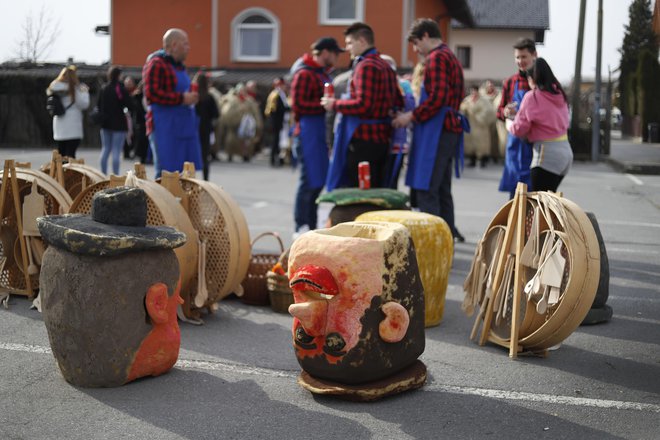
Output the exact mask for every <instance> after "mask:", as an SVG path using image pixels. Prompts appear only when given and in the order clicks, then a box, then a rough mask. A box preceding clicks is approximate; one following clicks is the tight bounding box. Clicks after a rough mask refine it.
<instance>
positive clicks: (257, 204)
mask: <svg viewBox="0 0 660 440" xmlns="http://www.w3.org/2000/svg"><path fill="white" fill-rule="evenodd" d="M267 206H268V202H264V201H260V202H254V203H253V204H252V206H250V208H255V209H261V208H266V207H267Z"/></svg>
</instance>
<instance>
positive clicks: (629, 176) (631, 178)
mask: <svg viewBox="0 0 660 440" xmlns="http://www.w3.org/2000/svg"><path fill="white" fill-rule="evenodd" d="M626 177H627V178H628V179H630V180H632V182H633V183H634V184H635V185H640V186H641V185H644V182H642V181H641V180H640V179H639V178H637V176H634V175H632V174H628V173H626Z"/></svg>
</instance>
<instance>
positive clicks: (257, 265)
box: [240, 232, 284, 306]
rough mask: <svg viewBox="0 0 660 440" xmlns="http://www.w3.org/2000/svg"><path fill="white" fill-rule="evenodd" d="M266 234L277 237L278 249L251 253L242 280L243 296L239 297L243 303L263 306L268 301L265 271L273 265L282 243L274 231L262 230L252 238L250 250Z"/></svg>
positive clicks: (282, 249)
mask: <svg viewBox="0 0 660 440" xmlns="http://www.w3.org/2000/svg"><path fill="white" fill-rule="evenodd" d="M267 236H273V237H275V238H276V239H277V242H278V243H279V244H280V251H279V252H278V253H275V254H255V253H253V254H252V258H251V259H250V266H249V267H248V271H247V275H246V277H245V279H244V280H243V296H241V297H240V299H241V301H243V302H244V303H245V304H251V305H256V306H265V305H267V304H268V301H269V298H268V287H267V283H266V273H267V272H268V271H269V270H271V269H272V267H273V266H275V264H276V263H277V259H278V258H279V256H280V255H281V254H282V252H284V244H283V243H282V239H281V238H280V236H279V235H278V234H277V233H276V232H263V233H261V234H259V235H257V236H256V237H255V238H254V240H252V244H251V248H252V250H253V251H254V245H255V243H256V242H257V241H258V240H259V239H261V238H263V237H267Z"/></svg>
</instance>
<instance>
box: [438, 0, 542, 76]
mask: <svg viewBox="0 0 660 440" xmlns="http://www.w3.org/2000/svg"><path fill="white" fill-rule="evenodd" d="M467 4H468V7H469V8H470V11H471V13H472V17H473V18H474V22H475V25H474V27H471V28H468V27H466V26H465V25H464V24H463V23H461V22H459V21H457V20H453V21H452V22H451V29H450V34H449V36H450V41H449V45H450V47H451V49H452V50H453V51H454V53H456V55H457V56H458V58H459V60H461V64H462V65H463V74H464V76H465V80H466V82H467V83H471V82H474V83H476V82H481V81H484V80H486V79H490V80H493V81H495V82H496V83H499V82H501V81H502V80H503V79H505V78H507V77H509V76H510V75H511V74H513V73H514V71H515V68H516V67H515V62H514V58H513V44H514V43H515V42H516V41H517V40H518V39H519V38H531V39H532V40H534V41H535V42H536V43H537V44H542V43H543V40H544V38H545V31H546V30H548V29H549V28H550V24H549V23H550V19H549V6H548V0H525V1H524V2H523V1H519V0H467ZM537 50H538V51H539V53H542V51H543V48H542V46H541V47H537Z"/></svg>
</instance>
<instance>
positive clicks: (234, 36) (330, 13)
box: [110, 0, 473, 70]
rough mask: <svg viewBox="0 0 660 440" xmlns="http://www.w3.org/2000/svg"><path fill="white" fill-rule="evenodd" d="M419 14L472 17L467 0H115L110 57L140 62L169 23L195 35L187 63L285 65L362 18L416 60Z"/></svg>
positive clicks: (467, 21) (382, 42) (402, 55)
mask: <svg viewBox="0 0 660 440" xmlns="http://www.w3.org/2000/svg"><path fill="white" fill-rule="evenodd" d="M417 17H429V18H433V19H435V20H436V21H437V22H438V23H439V25H440V27H441V30H442V31H443V35H447V36H448V38H451V37H449V35H450V32H449V30H450V22H451V20H452V18H453V19H455V20H457V21H458V22H460V23H463V24H464V25H465V26H471V25H472V24H473V21H472V17H471V15H470V11H469V9H468V7H467V4H466V1H465V0H259V1H251V2H246V1H245V0H167V1H162V0H140V1H139V2H135V1H132V0H112V2H111V27H110V35H111V62H112V63H113V64H120V65H123V66H129V67H130V66H132V67H138V66H141V65H142V64H143V63H144V61H145V58H146V57H147V55H148V54H149V53H151V52H153V51H155V50H157V49H159V48H160V47H161V46H162V35H163V33H164V32H165V30H167V29H168V28H172V27H178V28H182V29H184V30H185V31H186V32H187V33H188V36H189V39H190V43H191V51H190V54H189V56H188V59H187V61H186V64H188V65H189V66H192V67H202V66H204V67H207V68H210V69H246V70H257V69H259V70H267V69H285V68H289V67H290V66H291V65H292V64H293V62H294V61H295V60H296V59H297V58H298V57H299V56H300V55H301V54H302V53H304V52H306V51H308V50H309V47H310V44H311V43H312V42H313V41H315V40H316V39H317V38H319V37H322V36H331V37H334V38H336V39H337V40H338V41H339V42H340V43H341V42H343V38H344V37H343V34H342V32H343V30H344V29H345V28H346V27H347V26H348V25H350V24H351V23H353V22H355V21H364V22H366V23H369V25H370V26H372V28H373V29H374V32H375V35H376V46H377V47H378V49H379V50H380V52H381V53H386V54H389V55H391V56H392V57H393V58H394V59H395V60H396V61H397V63H398V64H399V65H400V66H404V67H406V66H408V67H410V66H413V65H414V64H415V63H416V62H417V56H416V54H415V53H413V52H412V49H411V46H410V45H409V43H408V41H407V33H408V30H409V28H410V24H411V23H412V21H413V20H414V19H415V18H417Z"/></svg>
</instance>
